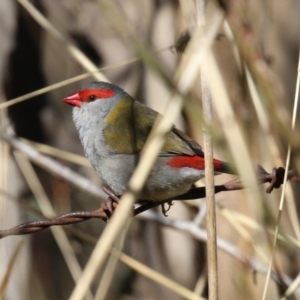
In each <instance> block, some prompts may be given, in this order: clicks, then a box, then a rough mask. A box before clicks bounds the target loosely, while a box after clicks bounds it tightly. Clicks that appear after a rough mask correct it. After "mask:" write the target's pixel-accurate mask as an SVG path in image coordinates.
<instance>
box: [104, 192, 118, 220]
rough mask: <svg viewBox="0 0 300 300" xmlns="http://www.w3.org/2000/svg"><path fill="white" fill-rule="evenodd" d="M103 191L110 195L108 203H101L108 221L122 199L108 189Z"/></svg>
mask: <svg viewBox="0 0 300 300" xmlns="http://www.w3.org/2000/svg"><path fill="white" fill-rule="evenodd" d="M103 191H104V193H105V194H107V195H108V198H107V200H106V201H104V202H102V203H101V207H102V209H103V210H104V212H105V214H106V216H107V221H108V220H109V219H110V217H111V215H112V214H113V212H114V211H115V209H116V208H117V206H118V204H119V200H120V199H119V197H118V196H117V195H116V194H115V193H114V192H113V191H111V190H110V189H109V188H107V187H104V188H103Z"/></svg>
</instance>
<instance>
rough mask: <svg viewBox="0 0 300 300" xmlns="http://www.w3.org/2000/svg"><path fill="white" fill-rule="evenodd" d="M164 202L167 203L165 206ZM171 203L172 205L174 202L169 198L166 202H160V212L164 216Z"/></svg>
mask: <svg viewBox="0 0 300 300" xmlns="http://www.w3.org/2000/svg"><path fill="white" fill-rule="evenodd" d="M166 204H167V205H168V207H167V208H166V207H165V205H166ZM173 205H174V203H173V201H172V200H170V201H168V202H165V203H163V204H161V211H162V213H163V215H164V216H165V217H167V216H168V215H167V212H168V211H169V210H170V209H171V206H173Z"/></svg>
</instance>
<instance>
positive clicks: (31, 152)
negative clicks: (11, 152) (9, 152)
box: [0, 127, 106, 199]
mask: <svg viewBox="0 0 300 300" xmlns="http://www.w3.org/2000/svg"><path fill="white" fill-rule="evenodd" d="M0 138H1V139H2V140H4V141H6V142H7V143H8V144H9V145H10V146H11V147H13V148H14V149H16V150H19V151H21V152H23V153H24V154H26V155H27V156H28V158H29V159H30V160H31V161H32V162H34V163H35V164H37V165H38V166H40V167H42V168H43V169H45V170H47V171H49V172H50V173H51V174H53V175H55V176H57V177H60V178H63V179H64V180H66V181H68V182H70V183H72V184H73V185H75V186H76V187H78V188H79V189H81V190H83V191H85V192H87V193H89V194H91V195H93V196H95V197H97V198H100V199H104V198H106V195H105V193H104V192H103V191H102V189H101V188H100V187H99V186H97V185H96V184H94V183H93V182H91V181H90V180H88V179H86V178H84V177H83V176H80V175H78V174H77V173H76V172H74V171H72V170H71V169H70V168H67V167H66V166H64V165H62V164H60V163H59V162H57V161H56V160H54V159H52V158H50V157H47V156H45V155H43V154H41V153H40V152H38V151H37V150H36V149H35V148H34V147H32V146H31V145H29V144H28V143H24V142H22V141H21V140H20V139H18V138H17V137H15V136H13V135H11V134H8V133H6V132H5V130H4V129H3V128H1V127H0Z"/></svg>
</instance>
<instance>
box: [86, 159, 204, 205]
mask: <svg viewBox="0 0 300 300" xmlns="http://www.w3.org/2000/svg"><path fill="white" fill-rule="evenodd" d="M138 160H139V157H138V156H137V155H125V154H118V155H116V154H114V155H111V156H108V157H107V156H106V157H105V158H104V157H98V159H97V162H92V165H93V166H94V168H95V169H96V171H97V172H98V173H99V175H100V176H101V178H102V179H103V181H104V183H105V184H106V185H107V186H108V187H109V188H110V189H111V190H112V191H113V192H114V193H115V194H116V195H122V194H123V193H124V192H125V191H126V189H127V186H128V181H129V179H130V177H131V175H132V174H133V172H134V170H135V167H136V165H137V163H138ZM203 176H204V173H203V171H201V170H195V169H192V168H180V169H178V168H172V167H169V166H166V165H165V164H164V162H163V161H162V159H161V158H159V160H158V162H157V163H156V164H155V165H154V166H153V168H152V170H151V172H150V175H149V178H148V179H147V181H146V183H145V186H144V188H143V190H142V191H141V193H140V196H139V199H143V200H152V201H161V200H166V199H170V198H174V197H176V196H178V195H181V194H183V193H185V192H187V191H188V190H189V189H190V188H191V186H192V184H193V183H194V182H196V181H197V180H198V179H200V178H202V177H203Z"/></svg>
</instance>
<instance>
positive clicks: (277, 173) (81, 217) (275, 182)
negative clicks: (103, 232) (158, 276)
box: [0, 167, 300, 239]
mask: <svg viewBox="0 0 300 300" xmlns="http://www.w3.org/2000/svg"><path fill="white" fill-rule="evenodd" d="M259 171H260V173H259V175H258V181H259V182H260V183H270V186H269V187H268V189H267V192H271V191H272V190H273V189H274V188H279V187H280V186H281V184H282V183H283V177H284V173H285V172H284V169H283V168H278V169H276V168H274V169H273V172H272V173H271V174H269V173H267V172H266V171H265V170H264V169H263V168H262V167H260V169H259ZM287 178H288V180H290V181H294V182H300V179H299V177H297V176H296V173H295V171H294V170H290V171H288V172H287ZM240 189H243V185H242V182H241V180H240V179H235V180H232V181H229V182H227V183H224V184H222V185H217V186H215V193H220V192H226V191H227V192H229V191H236V190H240ZM205 196H206V192H205V187H199V188H194V189H191V190H190V191H189V192H187V193H185V194H183V195H180V196H177V197H176V199H167V200H165V201H164V202H149V201H147V200H142V202H146V203H145V204H142V205H141V206H139V207H137V208H135V209H134V210H133V213H132V215H133V216H137V215H138V214H141V213H142V212H144V211H146V210H149V209H151V208H154V207H157V206H159V205H161V204H162V203H167V202H169V201H171V200H175V201H183V200H188V199H198V198H204V197H205ZM91 218H98V219H102V220H104V221H105V222H106V221H107V219H108V217H107V214H106V212H105V211H104V209H103V208H99V209H96V210H94V211H78V212H70V213H67V214H63V215H61V216H57V217H55V218H53V219H49V220H42V221H33V222H27V223H23V224H20V225H17V226H15V227H13V228H10V229H7V230H0V239H1V238H4V237H6V236H11V235H22V234H31V233H35V232H38V231H41V230H44V229H46V228H48V227H50V226H57V225H70V224H75V223H79V222H83V221H86V220H89V219H91Z"/></svg>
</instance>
